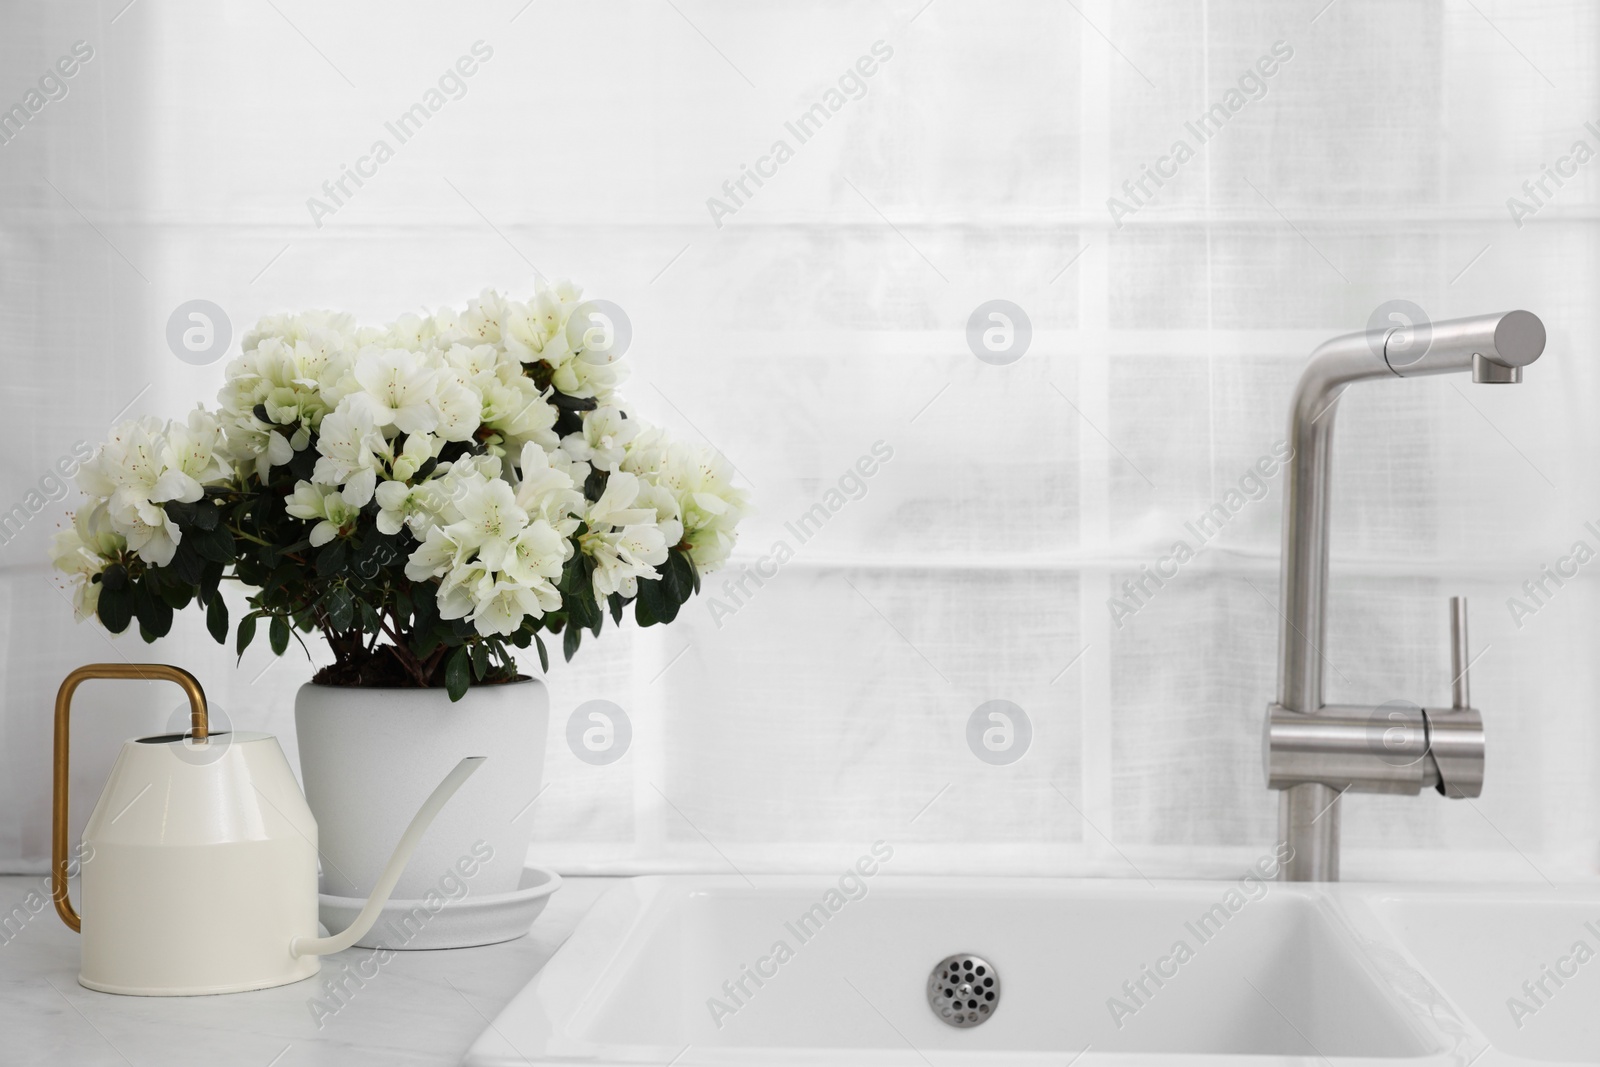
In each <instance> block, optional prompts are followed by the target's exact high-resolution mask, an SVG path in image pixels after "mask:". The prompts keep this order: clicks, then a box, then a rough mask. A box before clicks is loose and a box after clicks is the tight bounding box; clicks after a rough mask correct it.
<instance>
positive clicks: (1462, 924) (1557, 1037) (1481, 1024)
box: [1347, 888, 1600, 1063]
mask: <svg viewBox="0 0 1600 1067" xmlns="http://www.w3.org/2000/svg"><path fill="white" fill-rule="evenodd" d="M1347 904H1348V905H1349V910H1350V913H1351V915H1352V918H1353V921H1354V922H1355V923H1356V924H1357V925H1363V926H1366V928H1367V931H1368V932H1369V933H1371V934H1373V935H1375V938H1382V937H1383V936H1384V935H1388V936H1389V937H1392V938H1393V939H1394V940H1395V941H1397V942H1398V947H1399V949H1400V951H1399V952H1397V953H1394V954H1392V955H1389V956H1388V957H1387V959H1386V960H1384V961H1380V963H1379V967H1380V969H1381V968H1383V967H1384V966H1385V965H1386V964H1392V965H1394V966H1396V967H1397V977H1398V978H1399V981H1398V984H1401V985H1404V984H1405V979H1404V977H1403V975H1404V972H1405V970H1406V969H1408V968H1414V972H1413V973H1419V974H1422V973H1425V974H1427V975H1428V976H1430V977H1431V978H1432V981H1433V983H1434V984H1435V985H1436V986H1437V988H1438V993H1439V995H1440V997H1441V998H1447V999H1448V1002H1449V1003H1452V1004H1454V1005H1456V1006H1458V1007H1459V1008H1460V1011H1461V1013H1462V1015H1464V1016H1465V1018H1467V1019H1469V1020H1471V1022H1472V1023H1473V1024H1475V1026H1476V1028H1477V1029H1478V1030H1480V1031H1481V1032H1482V1033H1483V1034H1484V1035H1485V1037H1486V1038H1487V1039H1488V1041H1489V1042H1490V1044H1492V1045H1493V1046H1494V1048H1495V1049H1497V1050H1499V1051H1502V1052H1506V1053H1509V1054H1511V1055H1513V1056H1516V1057H1520V1058H1522V1059H1524V1060H1534V1061H1539V1062H1546V1063H1548V1062H1552V1061H1554V1062H1563V1063H1600V894H1597V893H1596V892H1595V891H1594V890H1592V889H1591V890H1586V891H1578V892H1575V891H1571V890H1548V889H1546V890H1529V889H1525V888H1524V889H1499V890H1494V889H1489V890H1463V889H1453V890H1444V891H1427V890H1405V891H1384V890H1380V889H1368V890H1365V891H1361V890H1357V891H1355V892H1352V893H1350V899H1349V900H1348V901H1347ZM1358 905H1359V906H1358ZM1363 911H1364V912H1365V913H1366V916H1370V917H1371V918H1370V919H1369V918H1366V917H1365V916H1363V915H1362V914H1361V913H1362V912H1363ZM1374 919H1375V920H1376V922H1375V924H1372V925H1367V924H1368V923H1370V922H1371V921H1372V920H1374ZM1380 955H1382V953H1381V952H1380Z"/></svg>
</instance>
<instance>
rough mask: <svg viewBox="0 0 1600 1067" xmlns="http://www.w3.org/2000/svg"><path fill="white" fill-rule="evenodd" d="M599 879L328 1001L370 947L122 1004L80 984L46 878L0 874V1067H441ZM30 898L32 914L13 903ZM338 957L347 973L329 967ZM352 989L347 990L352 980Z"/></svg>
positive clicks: (533, 964)
mask: <svg viewBox="0 0 1600 1067" xmlns="http://www.w3.org/2000/svg"><path fill="white" fill-rule="evenodd" d="M609 884H611V880H609V879H605V878H569V879H566V880H565V881H564V882H563V883H562V886H561V889H560V890H559V891H558V892H557V893H556V894H555V895H554V896H553V897H551V898H550V904H549V906H548V907H546V908H545V910H544V912H543V913H542V914H541V915H540V916H539V918H538V919H537V920H535V922H534V924H533V929H532V931H531V932H530V933H529V934H528V936H526V937H522V938H519V939H517V940H516V941H508V942H506V943H504V944H500V945H486V946H484V947H482V948H464V949H451V950H446V951H439V952H398V953H395V954H394V956H393V958H392V959H391V960H389V961H388V962H387V963H385V964H383V965H382V966H381V967H379V968H378V969H377V971H376V973H375V974H373V976H372V977H371V978H370V979H366V980H364V981H363V980H360V979H359V978H358V977H351V978H349V979H347V980H346V981H345V986H344V988H345V992H344V993H343V994H342V995H341V996H340V997H339V998H338V999H337V1000H336V999H333V998H331V997H330V996H329V994H328V992H327V991H326V990H325V988H324V980H325V979H327V978H330V977H339V976H342V975H348V974H352V971H351V968H354V967H355V966H356V965H357V964H358V963H362V964H363V972H364V973H372V966H373V963H372V960H371V957H372V955H373V953H372V950H371V949H363V948H352V949H347V950H346V951H344V952H341V953H339V954H337V955H335V956H329V957H326V958H325V959H324V960H323V967H322V973H321V974H320V975H318V976H317V977H316V978H313V979H311V980H309V981H305V982H298V983H296V984H294V985H287V986H279V987H278V988H276V989H262V990H258V991H256V992H252V993H233V994H229V995H227V996H216V997H121V996H113V995H110V994H106V993H96V992H92V991H91V990H88V989H84V988H83V987H82V986H80V985H78V935H77V934H75V933H73V932H72V931H71V930H68V929H67V927H66V926H65V925H64V924H63V923H62V922H61V920H60V919H58V918H57V917H56V914H55V909H54V908H53V907H51V906H49V904H48V899H49V879H48V878H45V877H42V876H41V877H34V876H27V877H23V876H7V877H0V919H5V918H6V915H7V913H9V915H10V918H9V920H8V921H6V922H5V923H4V925H3V926H0V1062H4V1063H7V1064H42V1065H51V1067H55V1065H60V1064H72V1065H73V1067H100V1065H102V1064H104V1065H108V1067H129V1065H132V1067H145V1065H147V1064H148V1065H152V1067H156V1065H159V1067H186V1065H189V1064H194V1065H197V1067H200V1065H203V1067H219V1065H225V1067H234V1065H240V1067H307V1065H313V1064H329V1065H338V1067H364V1065H367V1064H373V1065H380V1064H381V1065H412V1064H416V1065H421V1064H430V1065H441V1067H442V1065H450V1067H454V1065H455V1064H457V1063H458V1062H459V1061H460V1059H461V1057H462V1055H464V1054H465V1052H466V1050H467V1047H468V1046H469V1045H470V1044H472V1042H473V1040H474V1039H476V1038H477V1036H478V1035H479V1034H480V1033H482V1032H483V1031H484V1030H485V1029H486V1028H487V1027H488V1025H489V1020H490V1019H492V1018H494V1016H495V1014H496V1013H497V1012H499V1011H500V1009H501V1008H503V1007H504V1006H505V1005H506V1003H507V1002H508V1001H509V1000H510V999H511V998H512V996H513V995H515V994H516V993H517V992H518V991H519V990H520V989H521V988H522V987H523V985H524V984H526V983H527V981H528V979H529V978H531V977H532V976H533V975H534V974H535V972H537V971H538V970H539V968H540V967H542V966H544V964H545V961H546V960H548V959H549V958H550V957H551V955H552V954H554V952H555V950H556V949H557V948H559V947H560V946H561V943H562V942H563V941H565V940H566V939H567V937H568V936H569V935H570V934H571V933H572V931H573V928H574V927H576V926H577V924H578V920H579V919H581V918H582V917H583V915H584V914H585V913H586V912H587V911H588V910H589V908H590V906H591V905H593V904H594V902H595V901H596V900H597V899H599V897H600V895H601V894H602V893H603V892H604V891H605V889H606V888H607V886H608V885H609ZM34 891H40V892H41V895H42V896H43V897H44V899H45V902H46V903H45V906H44V908H43V910H41V911H39V912H38V913H37V914H31V915H30V917H29V918H28V919H27V920H26V921H25V922H19V921H18V919H17V917H16V913H15V912H13V911H12V909H13V908H15V907H18V906H21V907H22V909H23V913H24V914H27V913H28V909H27V906H26V904H25V903H24V902H25V901H27V900H28V899H29V894H30V893H32V892H34ZM341 963H342V964H345V965H346V966H344V967H341ZM358 982H359V984H358Z"/></svg>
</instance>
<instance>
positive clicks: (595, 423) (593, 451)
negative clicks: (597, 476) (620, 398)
mask: <svg viewBox="0 0 1600 1067" xmlns="http://www.w3.org/2000/svg"><path fill="white" fill-rule="evenodd" d="M638 432H639V424H638V423H636V422H634V421H633V420H632V419H629V418H626V417H624V416H623V414H622V410H621V409H620V408H615V407H610V406H604V407H598V408H595V409H594V410H593V411H590V412H587V413H586V414H585V415H584V416H583V429H582V431H580V432H578V433H573V434H568V435H567V436H566V437H563V438H562V439H561V447H562V448H563V449H565V450H566V452H567V453H568V454H569V455H571V456H572V458H573V459H581V460H584V461H585V462H587V463H589V464H590V465H591V466H593V467H594V468H595V469H597V470H603V471H614V470H617V469H619V468H620V467H621V465H622V460H623V458H624V457H625V456H626V455H627V448H628V442H629V441H632V440H633V438H634V436H635V435H636V434H637V433H638Z"/></svg>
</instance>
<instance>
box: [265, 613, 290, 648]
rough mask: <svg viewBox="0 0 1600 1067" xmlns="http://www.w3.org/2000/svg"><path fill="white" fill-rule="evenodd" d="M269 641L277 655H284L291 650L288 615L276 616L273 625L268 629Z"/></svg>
mask: <svg viewBox="0 0 1600 1067" xmlns="http://www.w3.org/2000/svg"><path fill="white" fill-rule="evenodd" d="M267 640H268V641H269V642H270V643H271V645H272V651H273V652H274V653H275V654H276V655H279V656H281V655H283V654H284V653H285V652H287V651H288V650H289V618H288V616H286V615H274V616H273V617H272V625H271V626H269V627H268V628H267Z"/></svg>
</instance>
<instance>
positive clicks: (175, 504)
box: [161, 500, 195, 526]
mask: <svg viewBox="0 0 1600 1067" xmlns="http://www.w3.org/2000/svg"><path fill="white" fill-rule="evenodd" d="M161 508H162V510H163V511H165V512H166V513H167V518H169V519H171V520H172V521H173V522H175V523H177V524H178V525H179V526H193V525H194V515H195V506H194V505H193V504H186V503H184V502H183V501H181V500H169V501H167V502H166V503H165V504H162V505H161Z"/></svg>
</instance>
